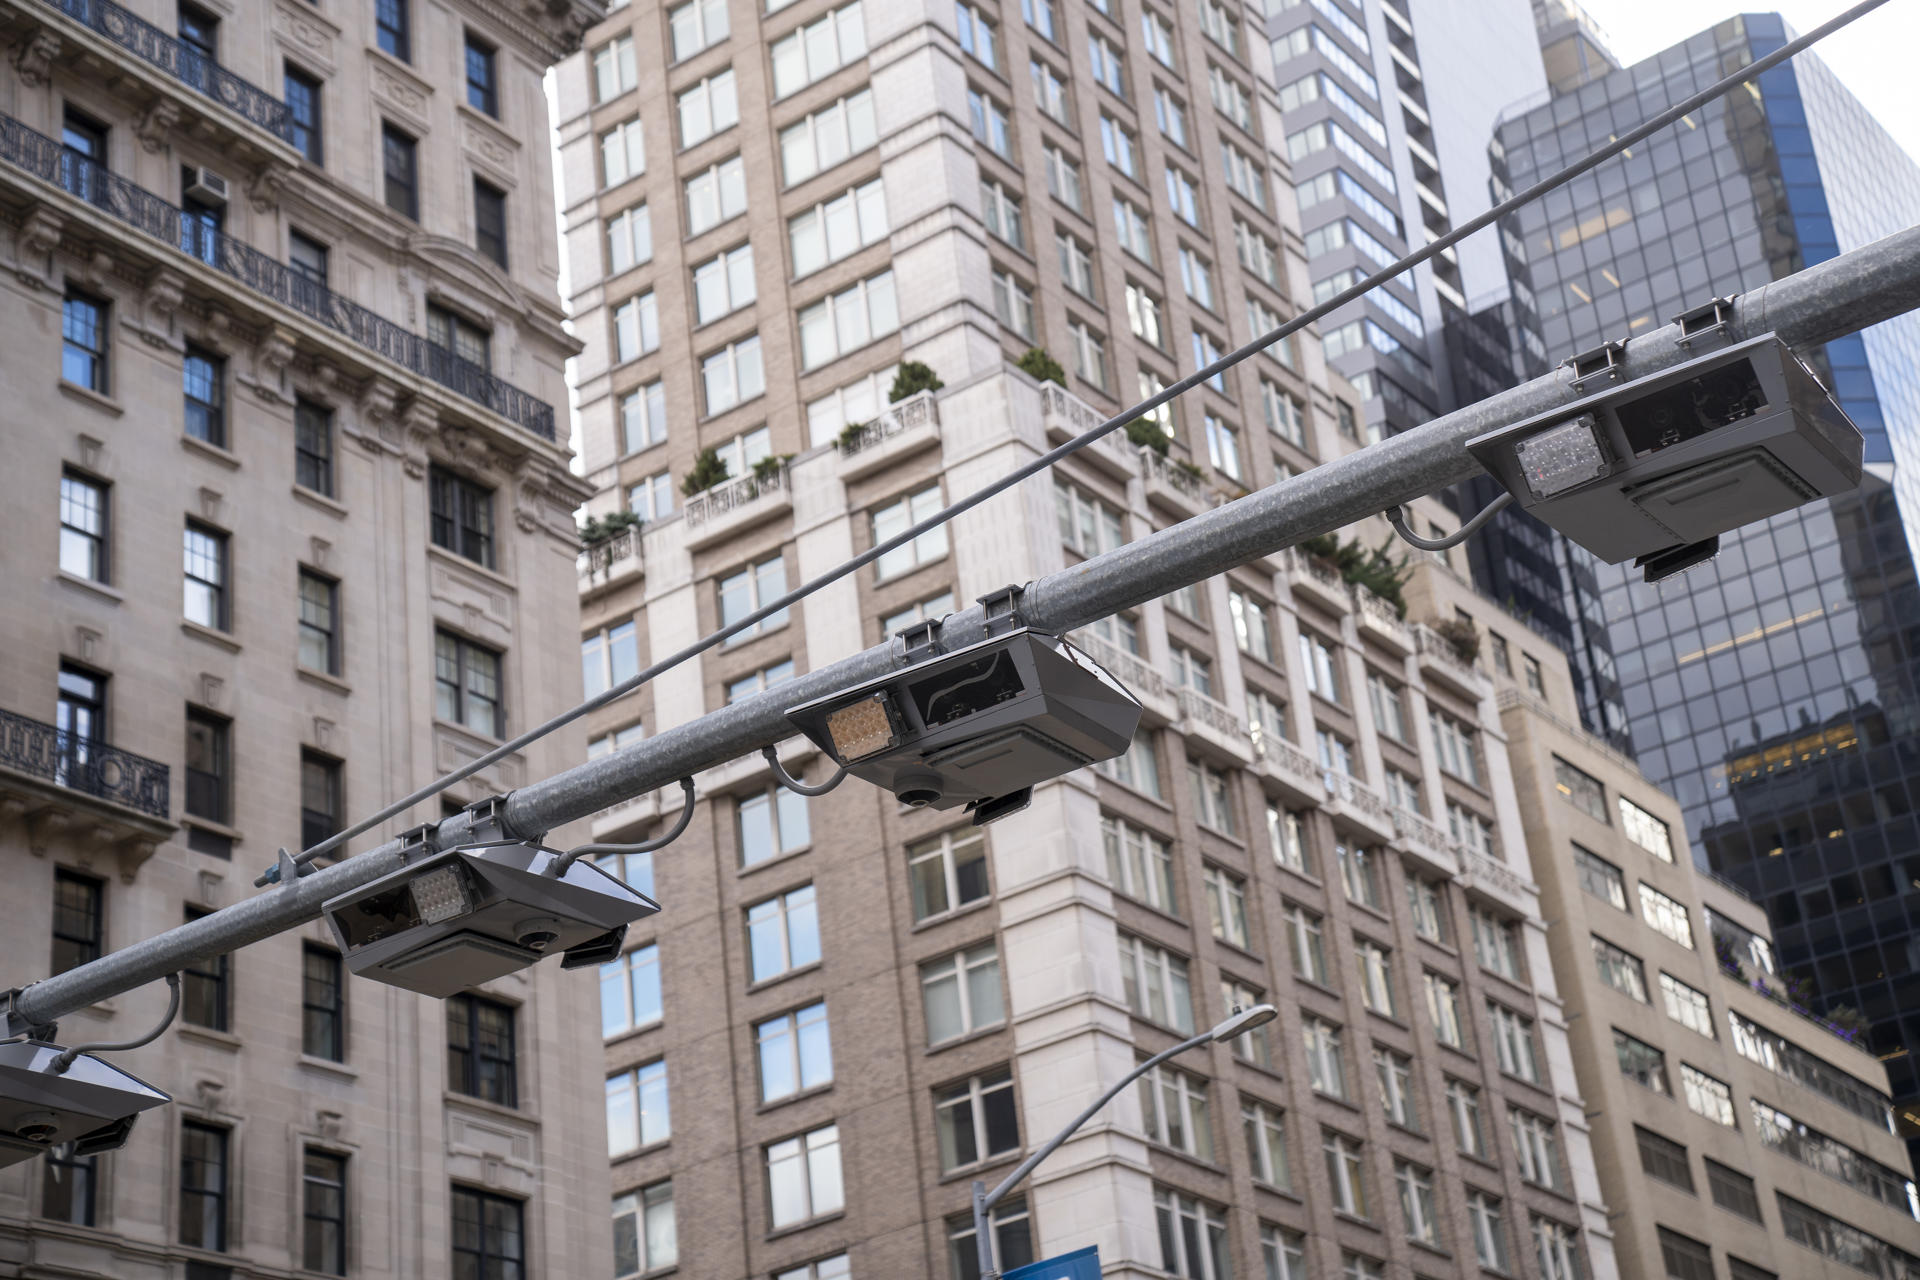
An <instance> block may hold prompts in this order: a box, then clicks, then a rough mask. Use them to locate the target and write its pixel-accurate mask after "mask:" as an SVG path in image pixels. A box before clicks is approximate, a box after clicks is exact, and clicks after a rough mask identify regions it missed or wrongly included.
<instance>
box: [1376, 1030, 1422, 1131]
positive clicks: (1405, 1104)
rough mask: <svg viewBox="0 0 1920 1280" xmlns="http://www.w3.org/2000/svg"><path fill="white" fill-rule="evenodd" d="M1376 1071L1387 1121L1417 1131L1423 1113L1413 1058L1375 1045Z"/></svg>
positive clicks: (1382, 1107) (1382, 1106) (1381, 1103)
mask: <svg viewBox="0 0 1920 1280" xmlns="http://www.w3.org/2000/svg"><path fill="white" fill-rule="evenodd" d="M1373 1070H1374V1075H1375V1076H1376V1077H1377V1078H1378V1079H1379V1081H1380V1105H1381V1109H1382V1110H1384V1111H1385V1112H1386V1114H1387V1120H1388V1122H1389V1123H1392V1124H1397V1125H1399V1126H1400V1127H1401V1128H1403V1129H1412V1130H1414V1131H1415V1132H1418V1131H1419V1129H1420V1110H1419V1107H1418V1106H1417V1105H1416V1104H1415V1102H1414V1095H1413V1059H1411V1058H1409V1057H1407V1056H1406V1055H1405V1054H1401V1053H1395V1052H1394V1051H1393V1050H1391V1049H1382V1048H1379V1047H1378V1046H1376V1047H1375V1048H1374V1051H1373Z"/></svg>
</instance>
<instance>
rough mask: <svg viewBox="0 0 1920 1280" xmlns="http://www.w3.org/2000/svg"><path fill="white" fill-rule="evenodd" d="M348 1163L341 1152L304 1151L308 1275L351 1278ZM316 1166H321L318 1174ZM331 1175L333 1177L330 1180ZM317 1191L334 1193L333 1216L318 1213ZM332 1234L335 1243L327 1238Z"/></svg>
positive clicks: (303, 1251)
mask: <svg viewBox="0 0 1920 1280" xmlns="http://www.w3.org/2000/svg"><path fill="white" fill-rule="evenodd" d="M347 1161H348V1157H347V1156H346V1155H345V1154H343V1153H341V1152H338V1151H328V1150H326V1149H325V1148H322V1147H312V1146H308V1147H302V1148H301V1152H300V1220H301V1233H300V1263H301V1266H302V1268H303V1269H305V1270H307V1271H317V1272H319V1273H320V1274H322V1275H329V1276H344V1275H345V1274H347V1223H348V1218H349V1208H348V1206H349V1200H348V1195H347ZM316 1162H318V1165H319V1166H320V1167H319V1169H318V1170H317V1171H316V1167H315V1166H316ZM329 1172H331V1174H332V1177H328V1176H326V1175H327V1174H328V1173H329ZM316 1188H321V1189H323V1190H326V1191H331V1193H332V1195H333V1197H334V1198H335V1201H336V1203H335V1205H334V1208H333V1211H332V1212H331V1213H329V1212H327V1211H325V1209H324V1208H323V1209H322V1210H320V1211H318V1212H316V1210H315V1207H314V1197H315V1189H316ZM329 1230H330V1231H331V1236H332V1238H331V1241H329V1240H328V1238H327V1235H328V1232H329ZM316 1232H318V1237H317V1238H316Z"/></svg>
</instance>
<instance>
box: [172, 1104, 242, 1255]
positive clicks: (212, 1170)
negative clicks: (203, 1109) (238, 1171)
mask: <svg viewBox="0 0 1920 1280" xmlns="http://www.w3.org/2000/svg"><path fill="white" fill-rule="evenodd" d="M189 1134H193V1135H197V1136H198V1142H199V1143H200V1144H203V1145H201V1146H200V1147H199V1154H194V1153H193V1151H192V1150H190V1148H191V1147H193V1146H194V1145H195V1144H194V1143H193V1142H191V1141H190V1140H189V1137H188V1135H189ZM232 1141H233V1130H231V1129H229V1128H227V1127H226V1126H225V1125H217V1124H208V1123H206V1122H205V1121H203V1120H193V1119H183V1120H182V1121H181V1122H180V1164H179V1178H180V1181H179V1186H178V1191H179V1196H180V1203H179V1210H180V1229H179V1241H180V1243H181V1244H184V1245H188V1246H190V1247H193V1248H198V1249H207V1250H211V1251H213V1252H216V1253H224V1252H226V1249H227V1235H228V1231H229V1229H230V1226H231V1223H230V1217H231V1214H230V1206H229V1204H228V1196H229V1182H230V1177H229V1175H230V1173H231V1164H232ZM209 1175H212V1177H211V1179H209ZM190 1179H191V1180H190ZM209 1182H210V1183H211V1185H209ZM190 1202H191V1203H192V1204H193V1205H194V1206H197V1207H198V1208H199V1210H200V1213H199V1223H198V1224H197V1226H196V1227H195V1228H194V1229H192V1230H189V1226H188V1224H189V1222H190V1220H191V1219H190V1218H189V1216H188V1207H189V1203H190Z"/></svg>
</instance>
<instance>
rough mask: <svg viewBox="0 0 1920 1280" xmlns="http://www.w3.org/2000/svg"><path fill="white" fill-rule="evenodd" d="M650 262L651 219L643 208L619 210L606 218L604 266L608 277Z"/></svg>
mask: <svg viewBox="0 0 1920 1280" xmlns="http://www.w3.org/2000/svg"><path fill="white" fill-rule="evenodd" d="M652 259H653V219H652V216H651V215H650V214H649V213H648V212H647V206H646V205H644V204H642V205H636V206H634V207H633V208H631V209H622V210H621V211H620V212H619V213H616V214H615V215H613V217H611V218H608V219H607V267H608V270H609V272H610V273H611V274H613V275H619V274H620V273H621V272H623V271H630V270H632V269H633V268H634V267H636V266H639V265H640V264H641V263H644V262H650V261H652Z"/></svg>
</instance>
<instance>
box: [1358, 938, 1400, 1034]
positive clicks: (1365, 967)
mask: <svg viewBox="0 0 1920 1280" xmlns="http://www.w3.org/2000/svg"><path fill="white" fill-rule="evenodd" d="M1353 960H1354V964H1355V966H1356V967H1357V969H1358V971H1359V976H1360V1003H1361V1004H1363V1005H1365V1006H1366V1007H1367V1008H1368V1009H1369V1010H1370V1011H1372V1012H1374V1013H1380V1014H1385V1015H1386V1016H1387V1017H1389V1018H1391V1017H1394V1016H1396V1014H1397V1012H1398V1011H1397V1010H1396V1009H1395V1007H1394V1002H1393V959H1392V954H1391V953H1390V952H1389V951H1388V950H1387V949H1386V948H1385V947H1383V946H1381V945H1380V944H1379V943H1377V942H1372V941H1369V940H1367V939H1365V938H1355V939H1354V941H1353Z"/></svg>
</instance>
